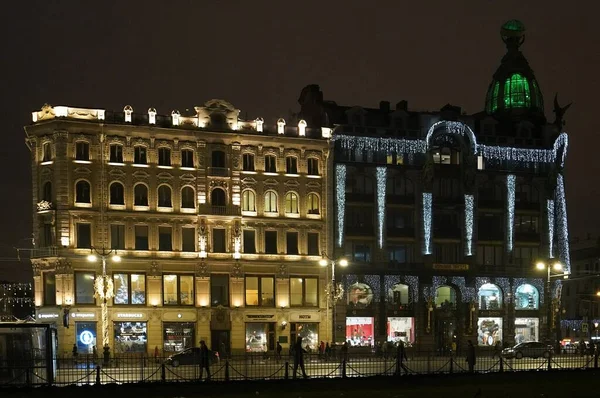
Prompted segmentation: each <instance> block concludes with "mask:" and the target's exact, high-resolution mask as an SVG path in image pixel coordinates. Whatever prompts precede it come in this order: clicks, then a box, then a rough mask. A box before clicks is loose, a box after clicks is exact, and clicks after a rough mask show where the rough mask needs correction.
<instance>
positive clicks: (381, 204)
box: [376, 167, 387, 249]
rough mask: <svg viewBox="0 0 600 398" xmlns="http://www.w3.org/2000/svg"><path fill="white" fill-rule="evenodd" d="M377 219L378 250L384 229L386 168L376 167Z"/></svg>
mask: <svg viewBox="0 0 600 398" xmlns="http://www.w3.org/2000/svg"><path fill="white" fill-rule="evenodd" d="M376 174H377V219H378V221H379V223H378V227H379V230H378V231H377V232H378V235H379V248H380V249H382V248H383V229H384V227H385V225H384V224H385V188H386V185H387V184H386V181H387V167H377V172H376Z"/></svg>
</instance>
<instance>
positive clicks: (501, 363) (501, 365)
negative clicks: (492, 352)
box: [499, 355, 504, 373]
mask: <svg viewBox="0 0 600 398" xmlns="http://www.w3.org/2000/svg"><path fill="white" fill-rule="evenodd" d="M499 372H500V373H502V372H504V359H503V358H502V355H501V356H500V370H499Z"/></svg>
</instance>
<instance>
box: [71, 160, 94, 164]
mask: <svg viewBox="0 0 600 398" xmlns="http://www.w3.org/2000/svg"><path fill="white" fill-rule="evenodd" d="M73 163H77V164H92V161H91V160H74V161H73Z"/></svg>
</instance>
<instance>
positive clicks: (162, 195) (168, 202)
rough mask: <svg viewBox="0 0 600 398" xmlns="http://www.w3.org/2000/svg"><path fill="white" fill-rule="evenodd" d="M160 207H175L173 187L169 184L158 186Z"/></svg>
mask: <svg viewBox="0 0 600 398" xmlns="http://www.w3.org/2000/svg"><path fill="white" fill-rule="evenodd" d="M158 207H173V201H172V199H171V187H169V186H168V185H161V186H160V187H158Z"/></svg>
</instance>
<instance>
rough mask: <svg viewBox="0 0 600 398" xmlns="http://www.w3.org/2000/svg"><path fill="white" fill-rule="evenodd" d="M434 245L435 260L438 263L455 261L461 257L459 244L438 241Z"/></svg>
mask: <svg viewBox="0 0 600 398" xmlns="http://www.w3.org/2000/svg"><path fill="white" fill-rule="evenodd" d="M434 247H435V249H434V250H435V253H434V254H435V261H436V262H438V263H446V264H452V263H457V262H458V261H459V259H461V258H462V254H461V250H460V245H459V244H454V243H439V244H437V245H435V246H434Z"/></svg>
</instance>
